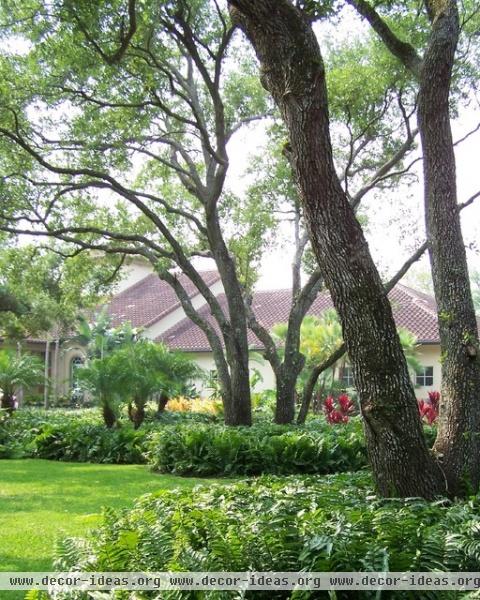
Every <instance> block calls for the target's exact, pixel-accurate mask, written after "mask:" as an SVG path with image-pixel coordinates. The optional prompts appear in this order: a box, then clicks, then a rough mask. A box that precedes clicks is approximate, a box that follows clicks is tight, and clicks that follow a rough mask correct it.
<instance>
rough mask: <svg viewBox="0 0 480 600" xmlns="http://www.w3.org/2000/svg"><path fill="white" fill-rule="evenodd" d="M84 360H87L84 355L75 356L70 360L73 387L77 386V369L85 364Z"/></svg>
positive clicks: (71, 384)
mask: <svg viewBox="0 0 480 600" xmlns="http://www.w3.org/2000/svg"><path fill="white" fill-rule="evenodd" d="M84 362H85V360H84V358H83V356H74V357H73V358H72V359H71V360H70V387H71V388H74V387H76V383H77V375H76V371H77V369H79V368H80V367H82V366H83V363H84Z"/></svg>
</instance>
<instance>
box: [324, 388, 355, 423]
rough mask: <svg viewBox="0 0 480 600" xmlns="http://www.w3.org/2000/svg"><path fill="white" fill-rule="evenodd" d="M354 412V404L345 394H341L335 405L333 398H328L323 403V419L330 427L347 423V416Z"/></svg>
mask: <svg viewBox="0 0 480 600" xmlns="http://www.w3.org/2000/svg"><path fill="white" fill-rule="evenodd" d="M353 410H354V404H353V402H352V401H351V400H350V398H349V397H348V396H347V394H342V395H340V396H339V397H338V398H337V402H336V404H335V399H334V397H333V396H328V397H327V398H326V399H325V401H324V403H323V412H324V413H325V418H326V419H327V422H328V423H330V425H335V424H337V423H348V420H349V418H350V417H349V415H350V414H351V413H352V412H353Z"/></svg>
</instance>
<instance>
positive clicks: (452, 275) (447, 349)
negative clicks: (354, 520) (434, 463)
mask: <svg viewBox="0 0 480 600" xmlns="http://www.w3.org/2000/svg"><path fill="white" fill-rule="evenodd" d="M348 2H349V3H350V4H352V6H354V7H355V8H356V9H357V11H358V12H359V13H360V14H361V15H362V16H363V17H364V18H365V19H367V21H368V22H369V23H370V25H371V26H372V28H373V29H374V30H375V32H376V33H377V34H378V35H379V36H380V38H381V39H382V41H383V42H384V44H385V45H386V46H387V48H389V50H390V51H391V52H392V54H393V55H394V56H396V57H397V58H398V59H399V60H400V61H401V62H402V63H403V65H404V66H405V67H406V68H407V69H409V70H410V71H411V72H412V74H413V75H414V77H416V78H417V80H418V82H419V97H418V128H419V131H420V137H421V141H422V149H423V159H424V160H423V170H424V186H425V193H424V201H425V219H426V232H427V239H428V240H429V248H428V250H429V255H430V263H431V265H432V279H433V285H434V291H435V298H436V301H437V306H438V320H439V332H440V342H441V348H442V357H443V360H442V399H441V403H440V417H439V428H438V436H437V440H436V442H435V446H434V451H435V453H436V455H437V456H438V459H439V461H440V463H441V466H442V468H443V470H444V472H445V476H446V478H447V482H448V491H449V494H450V495H453V496H455V495H463V494H464V493H465V492H467V491H468V490H469V489H470V490H471V489H472V488H473V489H474V490H477V489H478V486H479V484H480V436H479V432H480V402H479V398H480V359H479V356H478V353H479V338H478V327H477V322H476V317H475V310H474V305H473V300H472V294H471V288H470V284H469V276H468V266H467V260H466V253H465V245H464V242H463V236H462V231H461V227H460V217H459V208H462V206H459V205H458V204H457V189H456V173H455V170H456V169H455V154H454V147H453V140H452V131H451V124H450V110H449V96H450V86H451V80H452V71H453V66H454V62H455V51H456V47H457V44H458V39H459V32H460V27H459V15H458V8H457V2H456V1H455V0H441V1H438V0H436V1H434V0H426V1H425V3H424V4H425V8H426V11H427V13H428V16H429V18H430V21H431V32H430V37H429V41H428V45H427V48H426V51H425V55H424V57H423V59H422V58H421V57H420V56H419V55H418V54H417V53H416V51H415V49H414V48H413V46H411V45H410V44H408V43H405V42H403V41H401V40H399V39H398V38H397V37H396V36H395V34H394V33H393V32H392V31H391V30H390V29H389V27H388V26H387V24H386V23H385V22H384V21H383V20H382V18H381V17H380V15H379V14H378V13H377V12H376V11H375V9H374V8H373V7H372V6H371V5H370V4H369V3H368V2H366V1H365V0H348Z"/></svg>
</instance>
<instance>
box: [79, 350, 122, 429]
mask: <svg viewBox="0 0 480 600" xmlns="http://www.w3.org/2000/svg"><path fill="white" fill-rule="evenodd" d="M75 374H76V376H77V377H78V385H79V387H80V388H81V389H83V390H85V391H88V392H90V393H91V394H92V395H93V396H94V397H95V398H96V399H97V401H98V402H99V404H100V407H101V409H102V414H103V420H104V422H105V425H106V426H107V427H108V428H109V429H112V428H113V427H114V426H115V425H116V423H117V421H118V412H119V411H118V408H119V404H120V402H121V400H122V394H121V393H120V377H119V373H118V371H117V367H116V365H115V364H114V361H113V355H110V356H104V357H102V358H91V359H90V360H89V361H88V362H87V363H86V364H85V365H84V366H82V367H80V368H79V369H78V370H77V371H76V373H75Z"/></svg>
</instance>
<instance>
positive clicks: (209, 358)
mask: <svg viewBox="0 0 480 600" xmlns="http://www.w3.org/2000/svg"><path fill="white" fill-rule="evenodd" d="M186 354H187V356H188V357H189V358H190V359H192V360H193V361H195V363H196V364H197V365H198V366H199V367H200V368H201V369H202V370H203V371H204V372H205V374H206V375H207V376H208V374H209V373H210V372H212V371H216V366H215V361H214V360H213V354H212V353H211V352H188V353H186ZM249 366H250V369H254V368H255V369H258V371H259V372H260V374H261V376H262V378H263V381H261V382H259V383H258V385H257V386H256V387H255V390H254V391H256V392H260V391H263V390H271V389H273V388H274V387H275V377H274V375H273V371H272V368H271V366H270V364H269V363H268V362H267V361H263V362H258V360H257V356H256V353H254V354H253V356H252V359H251V360H250V364H249ZM197 388H198V390H199V391H200V392H201V393H200V395H201V396H202V397H206V396H209V395H210V393H211V390H209V389H206V388H205V387H204V388H203V389H202V384H201V382H197Z"/></svg>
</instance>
